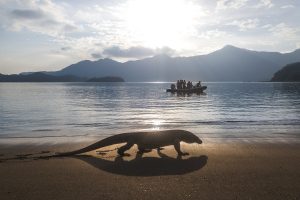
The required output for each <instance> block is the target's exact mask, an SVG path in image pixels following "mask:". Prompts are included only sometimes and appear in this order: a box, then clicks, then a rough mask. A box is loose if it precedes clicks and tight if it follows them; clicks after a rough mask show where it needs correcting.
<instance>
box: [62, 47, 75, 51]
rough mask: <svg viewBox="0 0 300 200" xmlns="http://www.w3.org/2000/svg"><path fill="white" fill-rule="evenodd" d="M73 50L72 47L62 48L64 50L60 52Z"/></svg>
mask: <svg viewBox="0 0 300 200" xmlns="http://www.w3.org/2000/svg"><path fill="white" fill-rule="evenodd" d="M71 49H72V48H71V47H62V48H60V50H62V51H69V50H71Z"/></svg>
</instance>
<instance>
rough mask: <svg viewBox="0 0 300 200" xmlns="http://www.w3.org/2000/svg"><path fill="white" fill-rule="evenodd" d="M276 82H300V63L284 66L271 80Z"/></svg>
mask: <svg viewBox="0 0 300 200" xmlns="http://www.w3.org/2000/svg"><path fill="white" fill-rule="evenodd" d="M271 81H274V82H277V81H278V82H300V62H297V63H292V64H288V65H286V66H284V67H283V68H282V69H281V70H279V71H278V72H276V73H275V74H274V76H273V78H272V79H271Z"/></svg>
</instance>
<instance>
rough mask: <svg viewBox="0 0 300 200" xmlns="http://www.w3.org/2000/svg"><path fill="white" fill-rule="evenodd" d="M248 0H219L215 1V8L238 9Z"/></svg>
mask: <svg viewBox="0 0 300 200" xmlns="http://www.w3.org/2000/svg"><path fill="white" fill-rule="evenodd" d="M248 1H249V0H219V1H218V2H217V10H224V9H228V8H233V9H238V8H241V7H243V6H245V5H246V4H247V2H248Z"/></svg>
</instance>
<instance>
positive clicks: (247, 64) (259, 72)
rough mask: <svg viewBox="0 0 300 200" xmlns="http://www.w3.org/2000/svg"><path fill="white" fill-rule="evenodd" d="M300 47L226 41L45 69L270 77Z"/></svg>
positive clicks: (151, 77)
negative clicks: (198, 49) (178, 52)
mask: <svg viewBox="0 0 300 200" xmlns="http://www.w3.org/2000/svg"><path fill="white" fill-rule="evenodd" d="M299 61H300V49H298V50H295V51H293V52H291V53H279V52H259V51H252V50H247V49H242V48H238V47H235V46H231V45H227V46H225V47H223V48H222V49H220V50H217V51H214V52H212V53H209V54H206V55H199V56H191V57H170V56H168V55H156V56H153V57H150V58H145V59H141V60H135V61H127V62H124V63H121V62H117V61H114V60H112V59H108V58H105V59H100V60H97V61H90V60H84V61H80V62H78V63H76V64H72V65H70V66H67V67H65V68H63V69H62V70H59V71H53V72H43V73H46V74H48V75H53V76H76V77H83V78H93V77H105V76H115V77H122V78H123V79H125V80H126V81H129V82H131V81H132V82H139V81H141V82H143V81H175V80H178V79H186V80H195V81H196V80H202V81H269V80H270V79H271V78H272V77H273V75H274V73H275V72H277V71H278V70H279V69H281V68H282V67H283V66H285V65H287V64H289V63H294V62H299Z"/></svg>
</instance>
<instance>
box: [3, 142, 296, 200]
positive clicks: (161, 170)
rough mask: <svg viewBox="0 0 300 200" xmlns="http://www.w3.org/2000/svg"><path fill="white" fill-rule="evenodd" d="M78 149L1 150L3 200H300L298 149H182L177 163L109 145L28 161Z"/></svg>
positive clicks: (169, 151) (167, 151) (170, 156)
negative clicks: (125, 152) (120, 153)
mask: <svg viewBox="0 0 300 200" xmlns="http://www.w3.org/2000/svg"><path fill="white" fill-rule="evenodd" d="M84 145H86V144H72V145H71V144H59V145H58V144H56V145H45V144H43V145H17V146H16V145H1V147H0V160H1V162H0V177H1V179H0V185H1V188H0V196H1V199H3V200H4V199H31V200H32V199H273V200H274V199H299V198H300V171H299V168H300V153H299V152H300V147H299V145H298V144H296V143H294V144H284V143H278V144H263V143H226V144H221V143H210V144H205V143H204V144H202V145H196V144H195V145H191V144H182V149H183V151H185V152H189V153H190V155H189V156H184V157H182V158H177V156H176V152H175V150H174V149H173V147H172V146H168V147H166V148H164V149H163V150H162V151H161V152H160V153H158V152H157V151H156V150H155V151H154V150H153V151H152V152H150V153H146V154H144V155H143V157H136V151H137V149H136V147H133V148H132V149H130V150H129V153H130V154H131V156H128V157H124V158H121V157H118V156H116V151H115V150H114V151H107V150H113V149H115V148H116V146H109V147H105V148H103V149H101V152H100V153H96V152H90V153H88V154H85V155H80V156H74V157H65V158H51V159H33V158H34V157H37V156H41V155H48V154H51V153H53V152H56V151H66V150H71V149H76V148H79V147H83V146H84ZM48 151H49V152H48ZM26 154H27V155H26ZM16 155H18V156H16ZM8 158H13V159H8Z"/></svg>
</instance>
